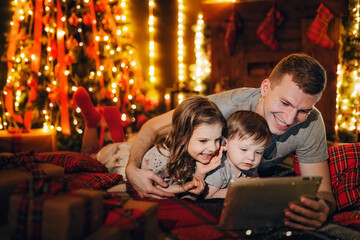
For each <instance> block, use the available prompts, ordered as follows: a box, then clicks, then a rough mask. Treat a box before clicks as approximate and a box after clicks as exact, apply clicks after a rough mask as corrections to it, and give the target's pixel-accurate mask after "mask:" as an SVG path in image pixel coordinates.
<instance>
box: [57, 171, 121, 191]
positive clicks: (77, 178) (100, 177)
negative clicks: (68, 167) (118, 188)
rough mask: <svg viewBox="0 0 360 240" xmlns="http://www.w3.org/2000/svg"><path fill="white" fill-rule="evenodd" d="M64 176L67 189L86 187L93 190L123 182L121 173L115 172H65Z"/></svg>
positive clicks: (105, 188)
mask: <svg viewBox="0 0 360 240" xmlns="http://www.w3.org/2000/svg"><path fill="white" fill-rule="evenodd" d="M64 178H65V179H67V180H68V187H69V189H71V190H73V189H77V188H87V189H93V190H103V191H106V190H107V189H109V188H111V187H113V186H115V185H117V184H120V183H124V181H123V178H122V176H121V175H119V174H116V173H88V172H83V173H72V174H65V175H64Z"/></svg>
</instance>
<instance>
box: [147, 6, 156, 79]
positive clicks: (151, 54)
mask: <svg viewBox="0 0 360 240" xmlns="http://www.w3.org/2000/svg"><path fill="white" fill-rule="evenodd" d="M154 7H155V2H154V1H152V0H150V1H149V20H148V24H149V80H150V82H151V83H155V82H156V78H155V67H154V64H155V42H154V22H155V17H154Z"/></svg>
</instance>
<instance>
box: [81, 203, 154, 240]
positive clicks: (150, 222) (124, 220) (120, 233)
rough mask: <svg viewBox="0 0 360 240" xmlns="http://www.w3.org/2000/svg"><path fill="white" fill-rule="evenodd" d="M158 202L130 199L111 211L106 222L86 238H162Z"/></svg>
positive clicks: (148, 239) (110, 239)
mask: <svg viewBox="0 0 360 240" xmlns="http://www.w3.org/2000/svg"><path fill="white" fill-rule="evenodd" d="M157 214H158V204H157V203H155V202H147V201H138V200H132V199H130V200H128V201H127V202H126V203H125V204H124V205H123V206H122V207H121V208H115V209H113V210H112V211H110V212H109V213H108V215H107V217H106V219H105V223H104V224H103V226H102V227H101V229H99V230H98V231H97V232H95V233H93V234H92V235H90V236H88V237H87V238H86V240H97V239H102V240H112V239H145V240H152V239H160V238H161V237H160V236H161V231H160V228H159V221H158V216H157Z"/></svg>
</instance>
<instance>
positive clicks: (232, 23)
mask: <svg viewBox="0 0 360 240" xmlns="http://www.w3.org/2000/svg"><path fill="white" fill-rule="evenodd" d="M241 28H242V22H241V19H240V17H239V15H238V14H237V13H236V10H235V7H234V9H233V12H232V14H231V16H230V18H229V23H228V25H227V28H226V34H225V47H226V49H227V51H228V53H229V54H230V56H232V55H233V54H234V52H235V47H236V41H237V35H238V34H239V32H240V30H241Z"/></svg>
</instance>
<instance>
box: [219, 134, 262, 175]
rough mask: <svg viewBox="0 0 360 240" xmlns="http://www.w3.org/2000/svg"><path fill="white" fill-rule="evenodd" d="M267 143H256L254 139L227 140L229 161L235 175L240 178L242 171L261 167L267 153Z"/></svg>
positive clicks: (236, 138)
mask: <svg viewBox="0 0 360 240" xmlns="http://www.w3.org/2000/svg"><path fill="white" fill-rule="evenodd" d="M264 145H265V142H255V141H254V139H253V137H251V138H248V137H246V136H245V137H243V138H242V139H239V138H238V137H235V138H232V139H230V140H227V144H226V148H227V153H226V154H227V155H226V157H227V160H228V162H229V164H230V167H231V170H232V171H233V173H234V174H235V175H236V176H238V174H239V173H240V171H241V170H249V169H252V168H256V167H257V166H259V164H260V162H261V158H262V156H263V153H264V151H265V146H264Z"/></svg>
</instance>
